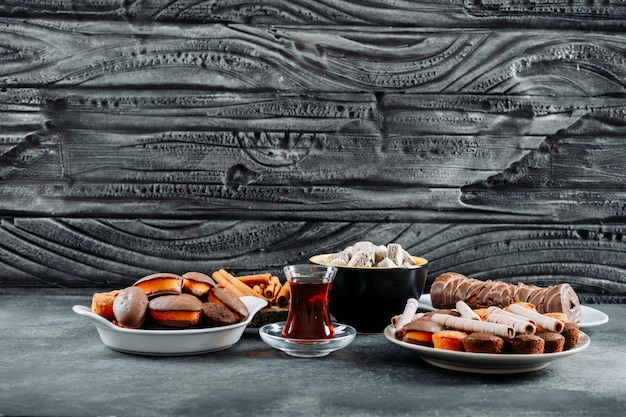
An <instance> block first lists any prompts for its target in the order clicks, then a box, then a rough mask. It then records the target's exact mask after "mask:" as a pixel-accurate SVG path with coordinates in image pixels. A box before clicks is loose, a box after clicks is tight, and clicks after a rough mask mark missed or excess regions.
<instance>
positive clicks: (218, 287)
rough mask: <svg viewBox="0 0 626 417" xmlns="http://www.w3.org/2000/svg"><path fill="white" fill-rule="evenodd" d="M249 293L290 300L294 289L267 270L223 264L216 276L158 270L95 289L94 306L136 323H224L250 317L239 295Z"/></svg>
mask: <svg viewBox="0 0 626 417" xmlns="http://www.w3.org/2000/svg"><path fill="white" fill-rule="evenodd" d="M245 295H249V296H254V297H259V298H262V299H264V300H266V301H268V304H270V305H278V304H279V303H283V304H288V303H289V298H290V291H289V286H288V285H286V286H285V285H281V284H280V281H279V280H278V278H277V277H272V276H271V274H269V273H266V274H257V275H249V276H244V277H234V276H233V275H232V274H230V273H228V272H227V271H225V270H223V269H220V270H219V271H215V272H214V273H213V274H212V276H208V275H206V274H203V273H200V272H187V273H184V274H182V275H178V274H174V273H155V274H151V275H148V276H145V277H143V278H141V279H139V280H137V281H136V282H135V283H134V284H133V285H131V286H129V287H126V288H124V289H118V290H113V291H109V292H102V293H100V292H98V293H95V294H94V295H93V297H92V302H91V311H92V312H94V313H95V314H98V315H100V316H102V317H104V318H106V319H107V320H109V321H111V322H113V323H114V324H116V325H119V326H121V327H126V328H132V329H141V328H144V329H148V328H150V329H154V328H157V329H160V328H163V329H171V328H178V329H180V328H193V327H214V326H224V325H229V324H235V323H239V322H242V321H245V320H246V319H247V318H248V315H249V312H248V309H247V307H246V305H245V304H244V303H243V302H242V301H241V300H240V299H239V297H241V296H245Z"/></svg>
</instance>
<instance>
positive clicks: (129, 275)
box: [0, 218, 626, 301]
mask: <svg viewBox="0 0 626 417" xmlns="http://www.w3.org/2000/svg"><path fill="white" fill-rule="evenodd" d="M0 225H1V227H0V234H1V238H0V253H1V254H2V256H1V257H0V270H2V271H4V273H3V285H4V286H6V287H10V286H12V287H67V288H92V287H93V288H110V289H112V288H117V287H123V286H126V285H129V284H130V283H132V282H134V281H135V280H136V279H139V278H141V277H142V276H144V275H147V274H149V273H152V272H156V271H168V272H175V273H184V272H187V271H191V270H197V271H204V272H212V271H214V270H216V269H219V268H226V269H228V270H230V271H232V272H233V273H236V274H246V273H254V272H262V271H268V270H269V271H272V272H273V273H275V274H278V275H279V276H282V272H281V268H282V266H284V265H286V264H288V263H295V262H306V261H307V260H308V257H309V256H312V255H314V254H317V253H326V252H332V251H338V250H341V249H343V248H344V247H346V246H349V245H351V244H353V243H355V242H357V241H359V240H371V241H373V242H375V243H377V244H386V243H389V242H397V243H400V244H402V245H403V247H405V248H406V249H407V250H408V251H410V252H411V253H413V254H416V255H420V256H424V257H426V258H427V259H429V261H430V264H429V278H430V279H431V280H432V279H434V278H435V277H436V276H437V275H439V274H441V273H443V272H446V271H456V272H460V273H463V274H465V275H468V276H472V277H476V278H480V279H502V280H506V281H510V282H516V281H518V280H523V281H524V282H527V283H534V284H537V285H544V286H545V285H553V284H555V283H558V282H563V281H567V282H571V283H572V285H573V286H574V287H575V288H576V290H577V291H578V292H579V293H580V295H581V298H583V299H586V300H600V299H601V300H604V301H611V300H612V301H619V300H620V299H623V298H624V297H625V295H626V280H625V279H624V277H625V276H626V273H625V272H626V269H625V267H624V263H623V256H622V255H621V254H623V253H624V251H625V250H626V248H625V245H626V227H625V226H624V225H623V224H621V225H617V224H615V225H603V226H598V225H596V224H579V225H576V226H567V225H566V226H559V225H529V226H523V227H520V226H519V225H512V224H497V223H494V224H490V225H486V224H470V223H466V224H429V223H355V222H332V223H331V222H286V221H280V220H276V221H270V222H268V221H235V220H228V221H211V220H209V221H198V220H172V219H153V220H139V219H72V218H57V219H49V218H40V219H29V218H14V219H11V220H10V221H9V220H8V219H5V220H3V221H2V222H1V223H0Z"/></svg>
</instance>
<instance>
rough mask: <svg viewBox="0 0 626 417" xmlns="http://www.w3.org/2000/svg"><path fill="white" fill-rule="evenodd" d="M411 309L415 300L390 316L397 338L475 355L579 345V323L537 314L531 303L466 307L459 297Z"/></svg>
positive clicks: (536, 351) (561, 316) (560, 316)
mask: <svg viewBox="0 0 626 417" xmlns="http://www.w3.org/2000/svg"><path fill="white" fill-rule="evenodd" d="M416 311H417V300H415V299H410V300H408V301H407V306H406V308H405V311H404V312H403V314H402V315H400V316H396V317H394V318H392V321H391V322H392V325H393V326H394V327H395V332H394V336H395V338H396V339H398V340H402V341H404V342H408V343H412V344H417V345H423V346H429V347H434V348H436V349H445V350H454V351H460V352H475V353H523V354H541V353H555V352H562V351H565V350H569V349H571V348H573V347H575V346H576V345H577V344H578V336H579V328H578V324H576V323H575V322H572V321H567V317H566V315H565V314H563V313H545V314H542V313H538V312H537V310H536V307H535V306H534V305H533V304H530V303H525V302H515V303H512V304H510V305H508V306H506V307H504V308H500V307H496V306H491V307H488V308H480V309H471V308H470V307H469V306H468V305H467V304H466V303H465V302H463V301H458V302H457V304H456V308H454V309H445V310H435V311H431V312H428V313H416Z"/></svg>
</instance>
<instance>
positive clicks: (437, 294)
mask: <svg viewBox="0 0 626 417" xmlns="http://www.w3.org/2000/svg"><path fill="white" fill-rule="evenodd" d="M430 298H431V301H432V304H433V307H435V308H454V307H455V305H456V302H457V301H459V300H462V301H465V302H466V303H467V304H468V305H469V306H470V307H471V308H472V309H477V308H487V307H490V306H497V307H500V308H502V307H506V306H508V305H509V304H511V303H513V302H528V303H532V304H533V305H534V306H535V307H536V308H537V311H538V312H539V313H554V312H559V313H564V314H565V315H566V316H567V320H568V321H573V322H578V321H579V320H580V317H581V313H580V302H579V300H578V296H577V295H576V292H575V291H574V289H573V288H572V287H571V285H569V284H567V283H562V284H558V285H553V286H549V287H538V286H535V285H527V284H524V283H521V282H520V283H518V284H511V283H508V282H503V281H492V280H487V281H481V280H478V279H473V278H468V277H466V276H464V275H462V274H459V273H456V272H445V273H443V274H441V275H439V276H438V277H437V278H436V279H435V281H434V282H433V284H432V286H431V289H430Z"/></svg>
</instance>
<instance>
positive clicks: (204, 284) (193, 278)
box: [182, 272, 216, 298]
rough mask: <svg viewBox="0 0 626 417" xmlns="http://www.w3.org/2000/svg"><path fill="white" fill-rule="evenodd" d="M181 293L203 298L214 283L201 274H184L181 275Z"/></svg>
mask: <svg viewBox="0 0 626 417" xmlns="http://www.w3.org/2000/svg"><path fill="white" fill-rule="evenodd" d="M182 277H183V292H187V293H189V294H193V295H195V296H196V297H201V298H204V297H206V296H207V294H208V293H209V291H210V290H211V288H213V287H215V285H216V283H215V281H213V278H211V277H210V276H208V275H206V274H203V273H202V272H185V273H184V274H183V275H182Z"/></svg>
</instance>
